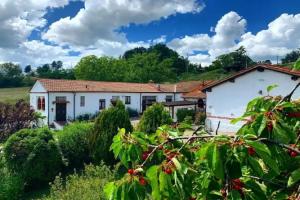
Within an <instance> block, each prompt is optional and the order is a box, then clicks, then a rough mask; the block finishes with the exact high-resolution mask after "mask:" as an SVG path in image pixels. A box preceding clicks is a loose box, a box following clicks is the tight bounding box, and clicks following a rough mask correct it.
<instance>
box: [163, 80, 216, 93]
mask: <svg viewBox="0 0 300 200" xmlns="http://www.w3.org/2000/svg"><path fill="white" fill-rule="evenodd" d="M212 82H213V81H211V80H207V81H182V82H179V83H176V84H160V90H161V91H164V92H174V91H176V92H179V93H187V92H192V91H193V90H195V89H202V87H203V85H207V84H210V83H212Z"/></svg>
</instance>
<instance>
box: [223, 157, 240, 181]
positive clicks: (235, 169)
mask: <svg viewBox="0 0 300 200" xmlns="http://www.w3.org/2000/svg"><path fill="white" fill-rule="evenodd" d="M226 168H227V170H228V175H229V177H230V178H232V179H235V178H239V177H241V176H242V170H241V165H240V163H239V162H238V161H237V159H236V158H235V157H231V159H230V161H229V162H228V163H227V164H226Z"/></svg>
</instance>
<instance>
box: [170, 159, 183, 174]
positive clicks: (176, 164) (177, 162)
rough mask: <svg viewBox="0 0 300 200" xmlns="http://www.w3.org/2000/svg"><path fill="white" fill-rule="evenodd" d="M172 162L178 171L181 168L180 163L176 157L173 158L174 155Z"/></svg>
mask: <svg viewBox="0 0 300 200" xmlns="http://www.w3.org/2000/svg"><path fill="white" fill-rule="evenodd" d="M172 162H173V163H174V165H175V167H176V169H177V170H178V171H180V170H181V164H180V162H179V161H178V160H177V158H175V157H174V158H172Z"/></svg>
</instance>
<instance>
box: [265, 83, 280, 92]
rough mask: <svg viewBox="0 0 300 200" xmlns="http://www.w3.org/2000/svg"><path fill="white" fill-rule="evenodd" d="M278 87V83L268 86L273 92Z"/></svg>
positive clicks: (269, 90)
mask: <svg viewBox="0 0 300 200" xmlns="http://www.w3.org/2000/svg"><path fill="white" fill-rule="evenodd" d="M277 87H278V85H276V84H274V85H269V86H268V87H267V91H268V92H271V91H272V90H273V89H275V88H277Z"/></svg>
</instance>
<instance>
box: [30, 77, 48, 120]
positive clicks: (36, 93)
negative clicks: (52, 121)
mask: <svg viewBox="0 0 300 200" xmlns="http://www.w3.org/2000/svg"><path fill="white" fill-rule="evenodd" d="M29 96H30V97H29V98H30V99H29V101H30V106H31V107H32V108H33V109H34V110H35V111H36V112H39V113H41V115H42V116H43V117H45V118H44V119H43V120H42V124H41V125H46V124H47V120H48V119H47V117H48V109H47V108H48V93H47V91H46V90H45V88H44V87H43V86H42V85H41V84H40V82H38V81H37V82H36V83H35V84H34V86H33V87H32V88H31V91H30V95H29ZM39 97H44V98H45V110H44V111H43V110H38V107H37V106H38V104H37V102H38V98H39Z"/></svg>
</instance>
